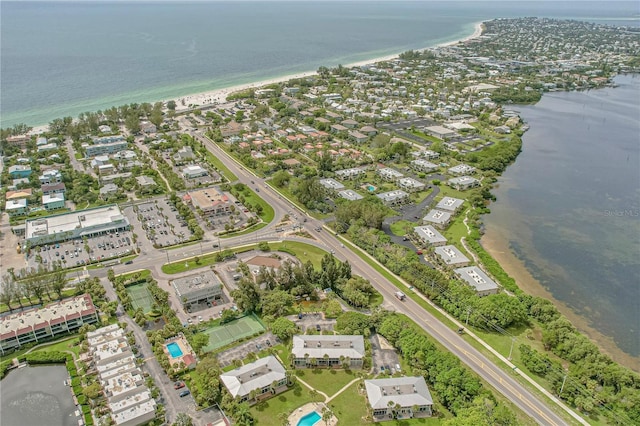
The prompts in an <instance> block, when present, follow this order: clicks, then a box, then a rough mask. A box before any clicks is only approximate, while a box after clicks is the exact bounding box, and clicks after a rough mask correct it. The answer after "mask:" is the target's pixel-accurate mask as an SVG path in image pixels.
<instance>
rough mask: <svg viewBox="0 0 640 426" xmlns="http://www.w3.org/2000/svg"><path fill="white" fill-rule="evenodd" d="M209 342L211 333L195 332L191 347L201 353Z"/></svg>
mask: <svg viewBox="0 0 640 426" xmlns="http://www.w3.org/2000/svg"><path fill="white" fill-rule="evenodd" d="M208 344H209V335H208V334H204V333H198V334H195V335H194V336H193V337H192V338H191V347H193V350H195V351H196V353H198V354H199V353H201V351H202V349H203V348H204V347H205V346H207V345H208Z"/></svg>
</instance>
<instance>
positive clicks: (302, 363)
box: [291, 334, 365, 368]
mask: <svg viewBox="0 0 640 426" xmlns="http://www.w3.org/2000/svg"><path fill="white" fill-rule="evenodd" d="M364 357H365V348H364V338H363V337H362V336H360V335H349V336H346V335H309V334H303V335H296V336H293V347H292V349H291V359H292V360H293V361H292V364H293V366H294V367H295V368H306V367H335V368H343V367H345V366H348V367H349V368H362V364H363V360H364Z"/></svg>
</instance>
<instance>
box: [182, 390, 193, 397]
mask: <svg viewBox="0 0 640 426" xmlns="http://www.w3.org/2000/svg"><path fill="white" fill-rule="evenodd" d="M190 393H191V391H190V390H189V389H185V390H183V391H182V392H180V398H182V397H185V396H187V395H189V394H190Z"/></svg>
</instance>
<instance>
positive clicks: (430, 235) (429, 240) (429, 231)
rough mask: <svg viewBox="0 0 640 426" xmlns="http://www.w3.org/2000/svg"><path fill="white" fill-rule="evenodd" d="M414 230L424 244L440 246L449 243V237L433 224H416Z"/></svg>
mask: <svg viewBox="0 0 640 426" xmlns="http://www.w3.org/2000/svg"><path fill="white" fill-rule="evenodd" d="M413 232H415V234H416V236H417V237H418V239H419V240H420V241H421V242H422V243H423V244H428V245H432V246H434V247H438V246H443V245H445V244H446V243H447V239H446V238H445V237H444V236H443V235H442V234H441V233H439V232H438V231H436V230H435V228H434V227H433V226H431V225H426V226H416V227H415V228H413Z"/></svg>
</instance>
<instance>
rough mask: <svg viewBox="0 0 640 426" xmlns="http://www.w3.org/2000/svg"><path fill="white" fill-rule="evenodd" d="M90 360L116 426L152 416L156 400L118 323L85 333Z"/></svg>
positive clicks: (133, 425)
mask: <svg viewBox="0 0 640 426" xmlns="http://www.w3.org/2000/svg"><path fill="white" fill-rule="evenodd" d="M87 343H88V345H89V354H90V356H91V360H90V362H89V363H88V366H89V368H92V369H93V370H94V371H96V372H97V373H98V377H99V378H100V380H99V383H100V385H101V386H102V389H103V391H104V395H105V396H106V398H107V407H109V409H110V410H111V415H110V418H111V420H112V421H113V422H114V424H115V425H116V426H138V425H142V424H146V423H148V422H149V421H151V420H153V419H154V418H155V414H156V413H155V411H156V402H155V399H154V398H152V397H151V392H150V391H149V389H148V388H147V386H146V385H145V380H144V376H143V374H142V371H140V369H139V368H138V366H137V365H136V362H135V356H134V354H133V352H132V351H131V347H130V346H129V343H128V340H127V336H126V334H125V332H124V330H123V329H121V328H120V326H119V325H118V324H112V325H109V326H106V327H102V328H99V329H97V330H95V331H90V332H88V333H87Z"/></svg>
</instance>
